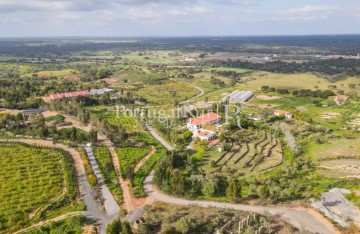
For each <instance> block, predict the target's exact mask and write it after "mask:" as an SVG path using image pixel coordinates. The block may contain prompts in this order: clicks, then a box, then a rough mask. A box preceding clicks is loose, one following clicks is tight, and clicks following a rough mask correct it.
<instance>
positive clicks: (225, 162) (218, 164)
mask: <svg viewBox="0 0 360 234" xmlns="http://www.w3.org/2000/svg"><path fill="white" fill-rule="evenodd" d="M243 139H244V140H239V142H235V143H233V144H232V147H231V149H230V150H229V151H228V152H224V153H222V154H220V155H219V154H213V155H212V156H210V157H206V158H205V160H204V162H203V163H204V168H205V169H206V171H209V172H215V171H216V172H221V173H231V174H233V175H237V176H247V175H249V174H253V173H257V172H260V171H264V170H267V169H270V168H273V167H275V166H278V165H280V164H281V163H282V156H283V153H282V148H281V143H280V141H279V140H278V139H277V138H276V137H275V136H274V135H273V134H271V133H269V132H255V133H251V134H249V135H247V136H246V137H245V138H243ZM211 161H214V162H213V163H210V162H211ZM211 164H213V165H214V166H211Z"/></svg>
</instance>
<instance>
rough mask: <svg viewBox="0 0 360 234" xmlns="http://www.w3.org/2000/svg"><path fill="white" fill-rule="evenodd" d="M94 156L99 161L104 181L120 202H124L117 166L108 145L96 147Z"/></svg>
mask: <svg viewBox="0 0 360 234" xmlns="http://www.w3.org/2000/svg"><path fill="white" fill-rule="evenodd" d="M94 156H95V158H96V161H97V162H98V165H99V168H100V171H101V174H102V175H103V177H104V182H105V184H106V185H107V186H108V188H109V189H110V191H111V193H112V194H114V195H115V198H116V200H117V202H118V203H119V204H121V203H122V202H123V197H122V191H121V187H120V186H119V182H118V178H117V175H116V172H115V168H114V166H113V164H112V160H111V155H110V152H109V150H108V148H107V147H95V149H94Z"/></svg>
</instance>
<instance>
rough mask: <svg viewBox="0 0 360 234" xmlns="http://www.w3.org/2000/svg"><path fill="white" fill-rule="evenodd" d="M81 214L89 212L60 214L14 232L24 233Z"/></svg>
mask: <svg viewBox="0 0 360 234" xmlns="http://www.w3.org/2000/svg"><path fill="white" fill-rule="evenodd" d="M80 215H84V216H87V215H88V214H87V212H84V211H78V212H71V213H67V214H64V215H60V216H58V217H56V218H53V219H49V220H46V221H41V222H39V223H36V224H33V225H31V226H30V227H27V228H24V229H21V230H18V231H16V232H13V234H19V233H23V232H26V231H29V230H31V229H33V228H37V227H41V226H44V225H46V224H48V223H52V222H59V221H61V220H64V219H67V218H71V217H74V216H80Z"/></svg>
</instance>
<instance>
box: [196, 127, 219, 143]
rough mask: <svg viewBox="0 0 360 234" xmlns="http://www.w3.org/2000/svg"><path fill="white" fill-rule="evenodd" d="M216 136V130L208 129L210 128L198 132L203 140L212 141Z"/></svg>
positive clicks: (198, 135)
mask: <svg viewBox="0 0 360 234" xmlns="http://www.w3.org/2000/svg"><path fill="white" fill-rule="evenodd" d="M215 136H216V134H215V132H212V131H208V130H203V129H202V130H200V132H199V133H198V134H197V137H198V138H199V139H200V140H202V141H211V140H213V139H214V137H215Z"/></svg>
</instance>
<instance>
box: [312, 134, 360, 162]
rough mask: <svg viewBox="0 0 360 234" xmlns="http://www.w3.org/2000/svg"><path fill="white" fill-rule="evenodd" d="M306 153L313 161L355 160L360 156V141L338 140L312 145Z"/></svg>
mask: <svg viewBox="0 0 360 234" xmlns="http://www.w3.org/2000/svg"><path fill="white" fill-rule="evenodd" d="M306 153H307V155H308V156H310V157H311V158H312V159H313V160H314V161H324V160H331V159H342V158H347V159H356V158H358V157H359V155H360V139H338V140H333V141H329V142H327V143H325V144H320V145H319V144H316V143H312V144H310V146H309V147H308V150H307V152H306Z"/></svg>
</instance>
